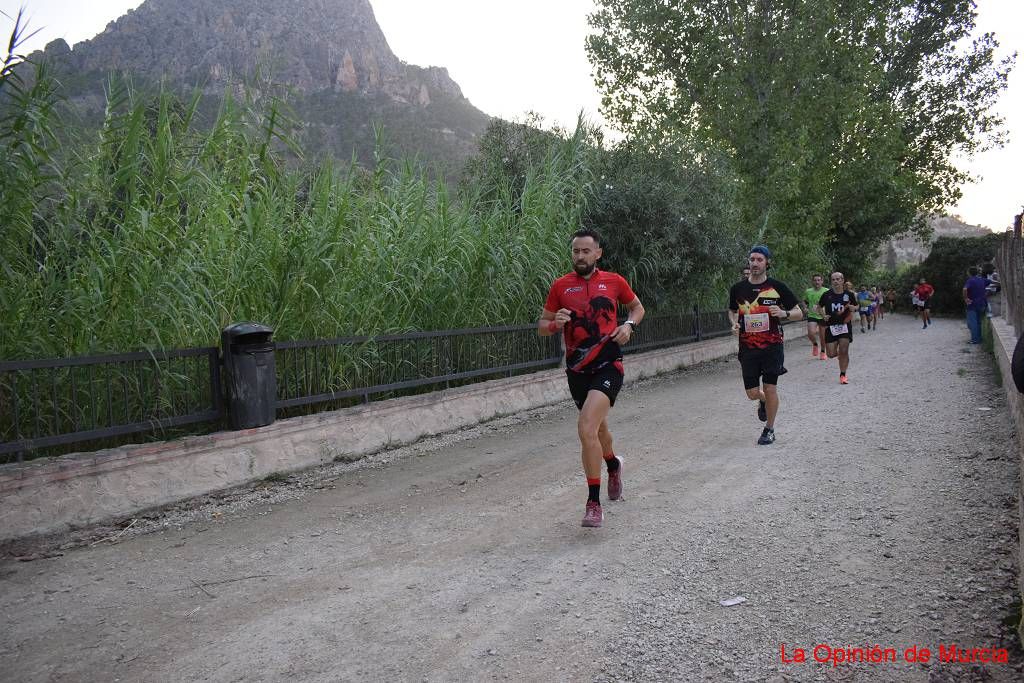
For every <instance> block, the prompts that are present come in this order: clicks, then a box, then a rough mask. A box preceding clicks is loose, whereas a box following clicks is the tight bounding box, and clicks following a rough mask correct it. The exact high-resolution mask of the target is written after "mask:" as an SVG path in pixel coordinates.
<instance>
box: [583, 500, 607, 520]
mask: <svg viewBox="0 0 1024 683" xmlns="http://www.w3.org/2000/svg"><path fill="white" fill-rule="evenodd" d="M603 521H604V513H603V512H602V511H601V504H600V503H595V502H594V501H592V500H588V501H587V511H586V512H585V513H584V514H583V524H581V525H580V526H586V527H599V526H601V522H603Z"/></svg>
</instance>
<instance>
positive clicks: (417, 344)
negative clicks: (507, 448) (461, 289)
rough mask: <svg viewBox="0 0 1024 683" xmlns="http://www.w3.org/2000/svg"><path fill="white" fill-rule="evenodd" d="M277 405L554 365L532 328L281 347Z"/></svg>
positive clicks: (553, 353)
mask: <svg viewBox="0 0 1024 683" xmlns="http://www.w3.org/2000/svg"><path fill="white" fill-rule="evenodd" d="M275 355H276V360H277V396H278V400H277V407H278V408H289V407H294V406H301V405H309V404H313V403H324V402H327V401H334V400H338V399H345V398H359V399H360V400H362V401H363V402H366V403H368V402H369V401H370V400H371V397H372V396H377V395H380V394H390V393H394V392H399V391H403V390H409V389H417V388H420V387H426V386H444V387H449V386H451V384H452V383H453V382H461V381H466V380H472V379H477V378H483V377H488V376H497V375H505V376H512V375H513V374H516V373H520V372H525V371H533V370H540V369H542V368H550V367H556V366H557V365H558V363H559V360H560V359H561V351H560V349H559V346H558V340H557V337H540V336H538V335H537V326H536V325H510V326H505V327H477V328H471V329H462V330H440V331H433V332H413V333H409V334H395V335H384V336H379V337H343V338H339V339H320V340H315V341H293V342H278V344H277V349H276V352H275Z"/></svg>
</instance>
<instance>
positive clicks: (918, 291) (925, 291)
mask: <svg viewBox="0 0 1024 683" xmlns="http://www.w3.org/2000/svg"><path fill="white" fill-rule="evenodd" d="M932 294H935V288H934V287H932V286H931V285H930V284H928V282H927V281H925V279H924V278H921V280H920V282H919V283H918V285H917V287H914V295H915V296H917V298H918V300H919V301H920V302H921V320H923V321H924V326H923V327H922V328H921V329H922V330H924V329H927V328H928V326H929V325H931V324H932V317H931V314H930V313H929V312H928V309H930V308H931V307H932Z"/></svg>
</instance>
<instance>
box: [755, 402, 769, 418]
mask: <svg viewBox="0 0 1024 683" xmlns="http://www.w3.org/2000/svg"><path fill="white" fill-rule="evenodd" d="M757 419H758V420H760V421H761V422H767V421H768V409H767V408H766V407H765V405H764V401H758V402H757Z"/></svg>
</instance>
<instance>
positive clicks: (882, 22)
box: [587, 0, 1014, 270]
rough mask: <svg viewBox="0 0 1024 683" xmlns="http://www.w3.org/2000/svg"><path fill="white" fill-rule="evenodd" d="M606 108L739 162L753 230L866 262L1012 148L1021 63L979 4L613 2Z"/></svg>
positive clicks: (590, 47) (602, 5)
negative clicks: (1006, 123)
mask: <svg viewBox="0 0 1024 683" xmlns="http://www.w3.org/2000/svg"><path fill="white" fill-rule="evenodd" d="M596 5H597V9H596V11H595V12H594V13H593V14H592V15H591V17H590V22H591V26H592V27H593V28H594V29H595V33H594V34H593V35H591V36H590V37H589V38H588V40H587V51H588V54H589V56H590V59H591V61H592V63H593V65H594V68H595V75H596V78H597V82H598V85H599V87H600V88H601V90H602V92H603V95H604V96H603V109H604V113H605V114H606V115H607V116H608V117H609V118H610V119H611V120H612V121H614V122H616V123H617V124H618V125H619V126H620V127H621V128H622V129H623V130H624V131H625V132H626V133H627V134H629V135H631V136H634V137H636V138H638V139H644V140H648V141H649V144H651V145H662V144H665V143H666V142H671V141H675V140H679V139H692V140H696V141H698V142H697V143H696V144H697V145H698V146H700V147H703V148H706V149H711V150H716V151H717V152H718V153H721V154H724V155H725V156H726V157H727V158H728V159H729V160H730V162H731V166H732V169H733V171H734V172H735V173H736V175H737V177H738V178H739V180H740V190H739V195H738V201H739V204H740V210H741V214H742V216H743V220H744V222H745V223H746V224H747V225H748V226H749V227H750V229H752V230H755V231H756V232H757V235H758V237H759V238H761V239H764V240H767V241H771V242H772V243H773V244H774V245H775V247H776V248H777V249H779V251H780V253H782V254H786V255H787V256H788V258H789V259H790V260H791V262H792V261H803V262H805V263H804V265H806V266H807V267H808V268H812V267H815V266H817V265H819V264H820V262H821V261H832V262H833V263H836V264H838V265H841V266H842V267H843V268H846V269H849V270H857V269H859V268H860V267H863V265H864V264H865V262H866V260H867V259H868V258H870V256H871V254H872V252H873V250H874V248H875V247H877V246H878V245H879V244H880V243H881V242H882V241H884V240H885V239H887V238H888V237H890V236H892V235H896V234H900V233H904V232H907V231H909V230H918V231H924V230H925V226H924V223H923V222H922V221H921V220H920V219H919V216H921V215H922V214H925V213H930V212H938V211H940V210H941V209H942V208H943V206H944V205H945V204H947V203H949V202H952V201H955V200H956V199H957V198H958V196H959V190H958V187H959V185H960V184H961V183H962V182H964V181H965V180H966V179H967V177H966V174H965V173H964V172H962V171H960V170H958V169H957V168H956V166H955V165H954V156H955V155H957V154H960V155H964V156H969V155H970V154H972V153H974V152H977V151H980V150H981V149H984V148H985V147H987V146H990V145H998V144H1001V142H1002V134H1001V131H1000V124H1001V120H1000V118H999V117H998V116H997V115H996V114H994V113H993V112H992V110H991V109H992V105H993V104H994V103H995V100H996V98H997V97H998V95H999V92H1000V91H1001V90H1002V89H1003V88H1004V87H1005V85H1006V77H1007V74H1008V72H1009V70H1010V68H1011V67H1012V63H1013V59H1014V56H1010V57H1006V58H1003V59H1002V60H1001V61H1000V60H999V59H998V58H997V55H996V52H997V49H998V42H997V40H996V38H995V36H994V35H992V34H984V35H982V36H979V37H975V38H973V40H972V39H971V35H972V32H973V30H974V27H975V18H976V13H975V5H974V2H972V1H971V0H890V1H888V2H876V1H874V0H790V1H788V2H778V1H773V0H701V1H700V2H696V1H695V0H677V1H675V2H663V1H656V0H597V2H596Z"/></svg>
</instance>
